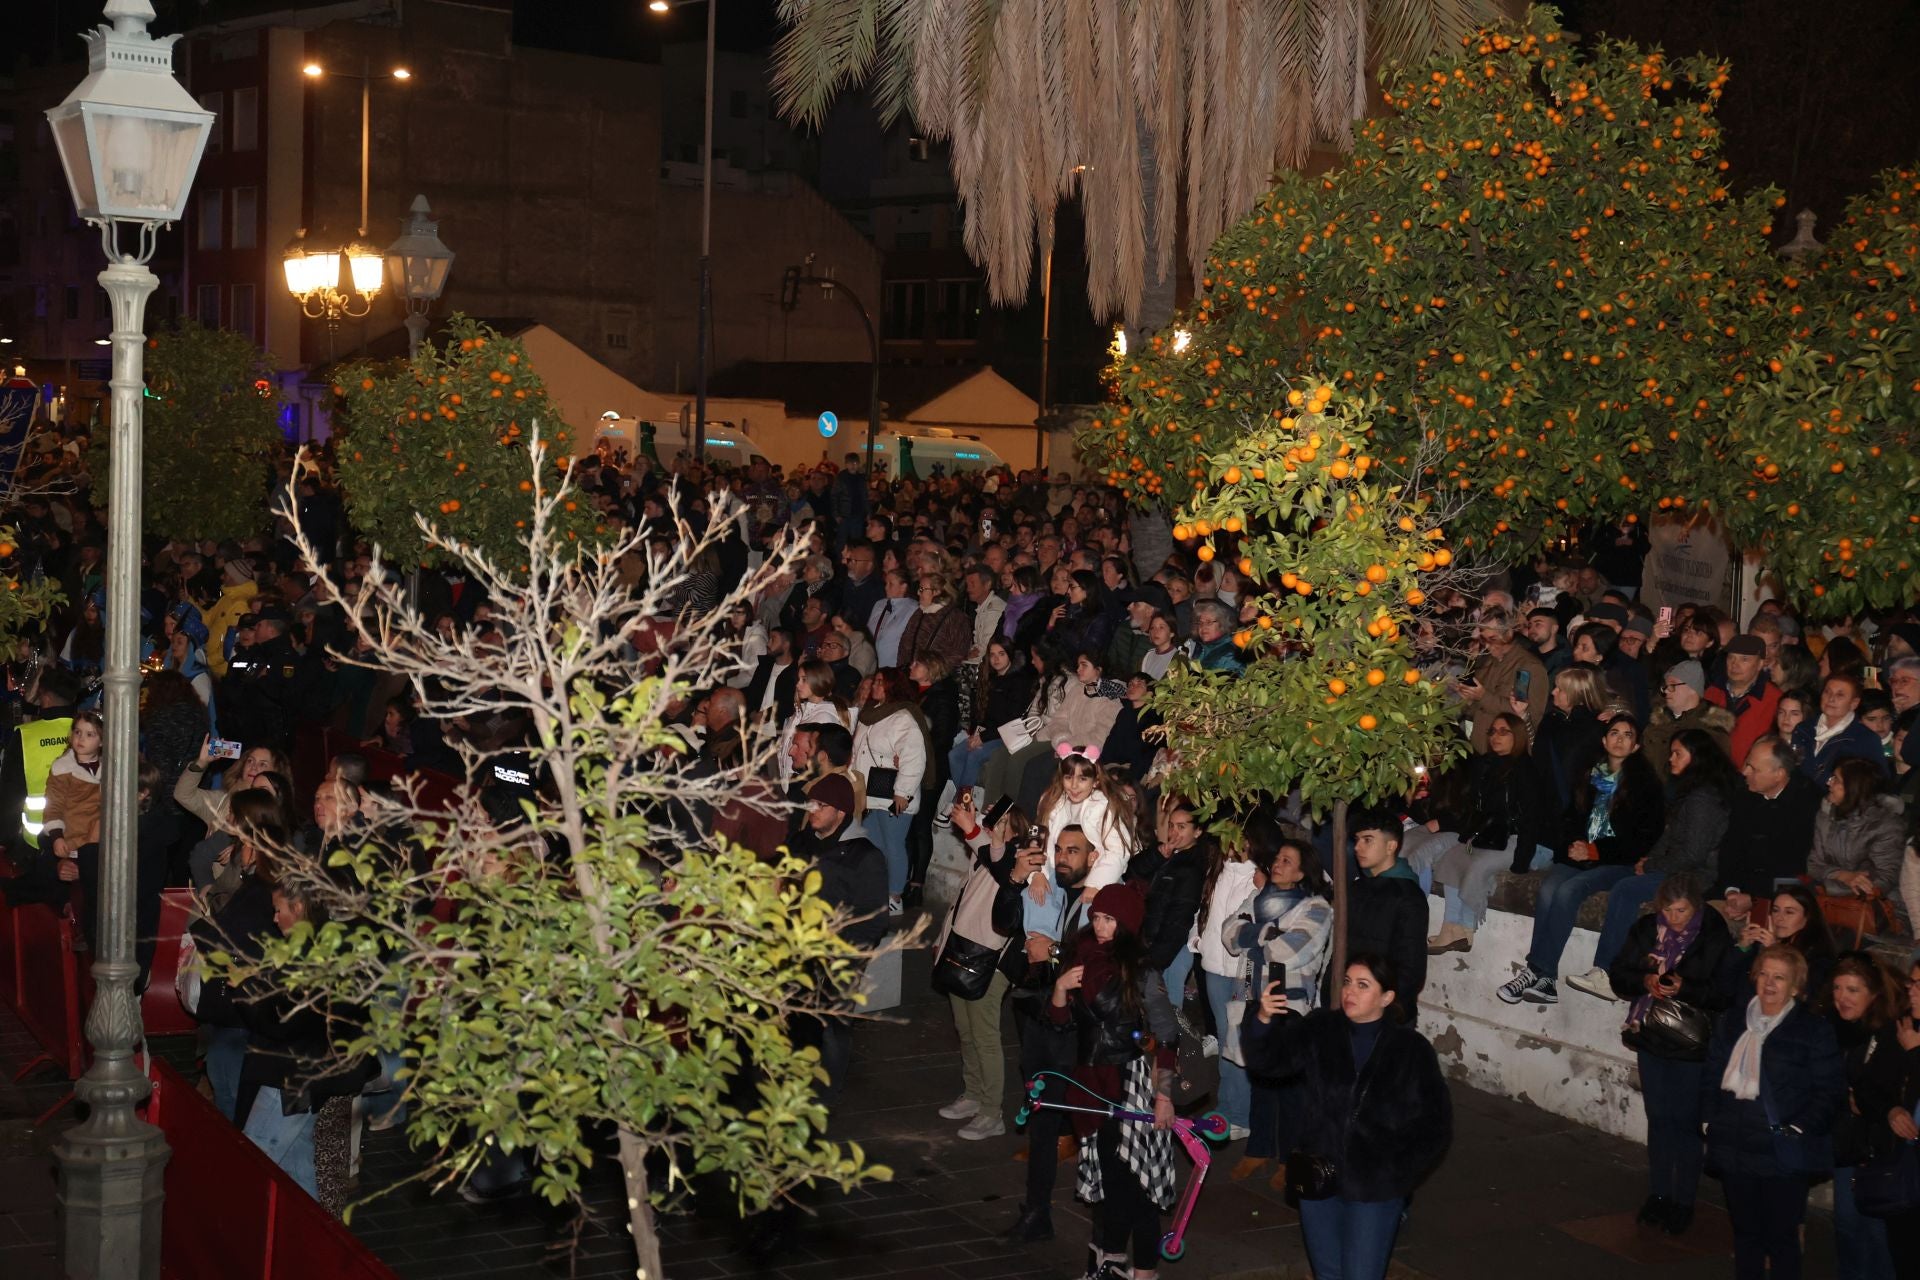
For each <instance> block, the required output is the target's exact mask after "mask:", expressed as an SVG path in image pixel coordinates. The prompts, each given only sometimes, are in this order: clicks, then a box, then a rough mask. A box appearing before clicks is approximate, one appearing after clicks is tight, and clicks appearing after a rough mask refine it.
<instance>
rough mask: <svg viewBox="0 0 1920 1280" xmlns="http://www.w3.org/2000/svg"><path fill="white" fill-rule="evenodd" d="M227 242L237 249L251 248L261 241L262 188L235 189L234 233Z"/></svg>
mask: <svg viewBox="0 0 1920 1280" xmlns="http://www.w3.org/2000/svg"><path fill="white" fill-rule="evenodd" d="M227 243H228V245H229V246H230V247H232V248H235V249H251V248H253V247H254V246H256V245H258V244H259V243H260V188H258V187H235V188H234V189H233V235H232V236H230V237H229V238H228V241H227Z"/></svg>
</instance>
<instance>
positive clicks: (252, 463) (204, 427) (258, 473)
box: [88, 321, 285, 541]
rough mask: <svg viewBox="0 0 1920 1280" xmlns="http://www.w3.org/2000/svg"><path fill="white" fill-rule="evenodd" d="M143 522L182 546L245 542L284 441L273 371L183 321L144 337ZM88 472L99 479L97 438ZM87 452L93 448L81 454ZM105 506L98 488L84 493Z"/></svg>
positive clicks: (236, 342) (236, 344)
mask: <svg viewBox="0 0 1920 1280" xmlns="http://www.w3.org/2000/svg"><path fill="white" fill-rule="evenodd" d="M146 376H147V396H146V399H145V402H144V405H143V410H142V413H143V427H144V436H145V444H144V447H143V448H142V450H141V470H142V473H143V474H142V478H141V485H142V491H141V503H142V525H143V526H144V528H145V530H146V532H147V534H148V536H150V537H157V538H180V539H184V540H186V541H203V540H207V539H212V540H216V541H223V540H228V539H239V538H245V537H250V536H252V535H254V534H258V533H260V532H261V531H262V530H263V529H264V528H265V526H266V524H267V499H268V495H269V493H270V491H271V490H272V488H273V478H274V463H275V460H276V459H277V458H278V457H279V456H280V450H281V448H282V446H283V445H284V444H285V437H284V436H283V435H282V434H281V431H280V403H279V401H278V400H277V399H275V398H274V396H273V394H272V387H273V382H272V378H273V367H272V362H271V360H270V359H269V357H268V356H267V355H266V353H264V352H262V351H261V350H260V349H259V348H258V347H256V346H254V345H253V342H252V341H251V340H250V339H248V338H247V337H246V335H244V334H239V333H234V332H233V331H231V330H228V329H207V328H203V327H202V326H200V325H199V324H196V323H194V322H193V321H187V322H184V323H183V324H181V325H180V327H178V328H177V329H171V330H169V331H167V332H165V333H162V334H160V335H159V336H157V337H154V338H149V339H148V340H147V351H146ZM95 448H97V449H98V450H99V453H98V454H97V455H96V456H93V457H90V458H89V459H88V469H89V470H90V471H92V473H93V474H95V475H97V476H102V477H104V476H105V475H106V474H107V467H108V462H107V452H108V449H107V445H106V433H105V432H102V433H100V436H99V442H98V443H97V444H96V445H95ZM89 452H90V453H91V452H92V450H89ZM93 497H94V502H95V504H96V505H98V506H101V507H104V506H105V505H106V501H107V486H106V485H105V484H96V485H95V486H94V488H93Z"/></svg>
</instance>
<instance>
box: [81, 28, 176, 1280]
mask: <svg viewBox="0 0 1920 1280" xmlns="http://www.w3.org/2000/svg"><path fill="white" fill-rule="evenodd" d="M105 16H106V18H107V20H108V22H110V23H111V24H112V25H111V26H101V27H99V28H97V29H95V30H93V31H90V32H88V33H86V42H87V53H88V71H87V77H86V79H84V80H82V81H81V82H80V84H79V86H78V87H77V88H75V89H74V91H73V92H72V93H71V94H69V95H68V96H67V99H66V101H64V102H62V103H61V104H60V105H59V106H57V107H55V108H53V109H52V110H51V111H49V112H47V121H48V123H49V124H50V125H52V126H53V139H54V144H55V145H56V146H57V147H58V148H59V152H60V163H61V165H62V166H63V167H64V168H65V169H66V174H67V183H68V185H69V186H70V187H72V189H73V202H74V205H75V207H76V208H77V209H78V211H79V214H80V217H81V218H83V219H84V220H86V221H87V222H89V223H91V224H93V225H94V226H96V227H98V228H100V240H101V244H102V245H103V246H104V248H105V250H106V256H107V263H108V266H107V269H106V270H105V271H103V272H101V273H100V285H101V287H102V288H104V289H105V290H106V292H107V297H108V299H109V301H110V302H111V304H112V307H113V378H112V381H111V383H110V385H111V387H112V391H113V402H112V426H111V432H112V447H111V450H110V455H109V456H110V457H111V459H112V462H111V470H110V472H109V475H108V506H107V511H108V516H107V584H106V586H107V591H106V596H107V624H106V631H107V634H106V663H105V674H104V676H103V678H102V684H103V685H104V687H105V710H106V744H105V747H106V750H105V752H104V758H103V761H102V763H101V767H100V791H101V839H100V884H99V902H98V904H97V905H98V908H99V922H98V925H97V928H96V930H95V933H94V963H93V976H94V981H95V992H94V998H93V1008H92V1009H91V1010H90V1011H89V1012H88V1014H87V1039H88V1040H89V1041H90V1042H91V1043H92V1045H93V1054H94V1056H93V1065H92V1066H90V1067H88V1068H87V1072H86V1074H85V1075H83V1076H82V1077H81V1078H80V1080H79V1082H78V1083H77V1084H75V1086H74V1092H75V1093H76V1094H77V1095H78V1096H79V1098H80V1100H81V1101H82V1102H84V1103H86V1106H87V1118H86V1119H85V1120H83V1121H81V1122H80V1123H79V1124H77V1125H75V1126H74V1127H73V1128H71V1129H69V1130H67V1132H66V1133H65V1134H63V1135H61V1138H60V1141H59V1142H58V1143H57V1144H56V1145H55V1147H54V1158H55V1160H56V1162H57V1163H58V1166H59V1203H60V1211H61V1237H62V1249H63V1256H64V1260H65V1262H64V1265H65V1268H66V1274H67V1275H68V1276H70V1277H75V1278H76V1280H123V1278H124V1280H154V1278H157V1277H158V1276H159V1274H160V1206H161V1197H162V1186H163V1184H162V1177H163V1173H164V1171H165V1168H166V1163H167V1144H166V1139H165V1138H163V1137H162V1136H161V1134H160V1131H159V1130H158V1129H156V1128H154V1127H153V1126H152V1125H149V1124H147V1123H146V1122H145V1121H143V1120H142V1119H141V1118H140V1117H139V1115H138V1114H136V1112H135V1110H134V1108H135V1106H136V1105H137V1104H138V1103H139V1102H140V1101H141V1100H142V1099H144V1098H145V1097H146V1096H147V1094H148V1092H149V1091H150V1088H151V1086H150V1085H149V1084H148V1082H147V1077H146V1075H145V1073H144V1072H142V1071H141V1070H140V1069H139V1067H137V1066H136V1065H135V1064H134V1061H133V1050H134V1046H135V1045H136V1044H138V1043H139V1041H140V1036H141V1033H140V1006H139V1003H138V1002H137V1001H136V1000H135V998H134V992H133V984H134V979H135V977H136V976H137V975H138V974H139V967H138V966H137V965H136V964H135V963H134V958H133V943H134V938H133V933H134V903H133V898H134V869H135V859H136V844H137V838H138V837H137V830H136V827H135V823H136V821H137V813H138V806H137V797H136V794H135V784H136V779H137V776H138V770H139V763H140V739H139V730H140V710H139V703H140V668H139V648H138V640H139V634H138V631H139V615H140V472H141V457H140V455H141V447H142V440H141V390H142V385H143V382H142V372H143V363H144V362H143V358H142V357H143V353H144V349H145V342H146V334H145V331H144V328H143V320H144V318H145V315H146V307H147V297H148V295H150V294H151V293H152V292H153V290H154V288H155V286H156V285H157V284H158V283H159V282H158V280H156V279H155V277H154V274H153V272H152V271H151V270H150V269H149V268H148V267H147V262H148V260H149V259H151V258H152V257H153V250H154V244H155V241H156V239H157V238H158V236H159V233H160V228H162V227H164V226H166V225H168V224H169V223H172V222H176V221H178V220H179V218H180V215H181V213H182V211H183V210H184V209H185V208H186V203H187V191H188V189H189V188H190V187H191V186H192V185H193V175H194V172H195V171H196V170H197V169H198V168H199V167H200V156H201V154H202V152H203V151H204V150H205V148H206V145H207V135H208V133H209V132H211V130H212V127H213V113H212V112H210V111H206V110H203V109H202V108H201V106H200V104H199V103H197V102H195V101H194V100H193V96H192V95H191V94H189V93H188V92H187V91H186V89H184V88H183V87H182V86H181V85H180V82H179V81H177V80H175V79H174V78H173V43H174V41H175V40H177V39H179V37H178V36H166V37H164V38H161V39H155V38H154V37H153V36H151V35H149V34H148V33H147V24H148V23H149V22H151V21H152V20H153V6H152V5H151V4H150V3H148V0H107V5H106V10H105ZM123 235H124V236H127V237H129V238H131V240H132V243H131V244H126V245H123V244H122V243H121V238H122V236H123Z"/></svg>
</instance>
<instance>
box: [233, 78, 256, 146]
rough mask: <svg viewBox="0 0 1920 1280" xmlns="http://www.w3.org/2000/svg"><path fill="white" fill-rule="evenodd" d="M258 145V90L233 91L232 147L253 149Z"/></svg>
mask: <svg viewBox="0 0 1920 1280" xmlns="http://www.w3.org/2000/svg"><path fill="white" fill-rule="evenodd" d="M259 146H260V91H259V90H258V89H235V90H234V91H233V149H234V150H235V151H254V150H258V149H259Z"/></svg>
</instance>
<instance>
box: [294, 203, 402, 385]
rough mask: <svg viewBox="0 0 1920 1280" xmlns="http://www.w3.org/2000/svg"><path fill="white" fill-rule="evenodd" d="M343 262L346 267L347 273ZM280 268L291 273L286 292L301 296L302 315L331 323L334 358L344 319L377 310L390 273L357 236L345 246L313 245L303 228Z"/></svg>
mask: <svg viewBox="0 0 1920 1280" xmlns="http://www.w3.org/2000/svg"><path fill="white" fill-rule="evenodd" d="M342 265H344V266H345V267H346V271H345V273H344V275H343V274H342V271H341V267H342ZM281 266H282V268H283V269H284V270H285V271H286V274H287V292H289V293H291V294H292V295H293V296H294V297H295V298H298V299H299V300H300V311H301V314H302V315H305V316H306V317H307V319H309V320H324V321H326V324H327V358H328V359H329V360H331V359H332V358H333V354H334V353H333V342H334V334H335V332H336V331H337V330H338V329H339V327H340V322H341V321H342V320H359V319H362V318H364V317H365V316H366V315H367V314H368V313H369V312H371V311H372V310H373V299H374V295H375V294H377V293H379V292H380V285H381V282H382V278H383V276H384V274H385V264H384V263H383V261H382V260H381V257H380V251H379V250H378V249H376V248H374V247H373V246H372V245H370V244H368V243H367V242H366V241H365V240H362V239H358V238H356V239H354V240H352V241H350V242H349V243H348V244H347V246H346V247H345V248H343V249H331V248H327V247H325V246H322V245H317V244H312V245H310V244H309V243H308V242H307V232H306V228H304V227H302V228H301V229H300V230H299V231H297V232H295V233H294V236H293V240H292V241H291V242H290V243H288V245H287V248H286V252H285V253H284V254H283V255H282V258H281Z"/></svg>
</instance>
